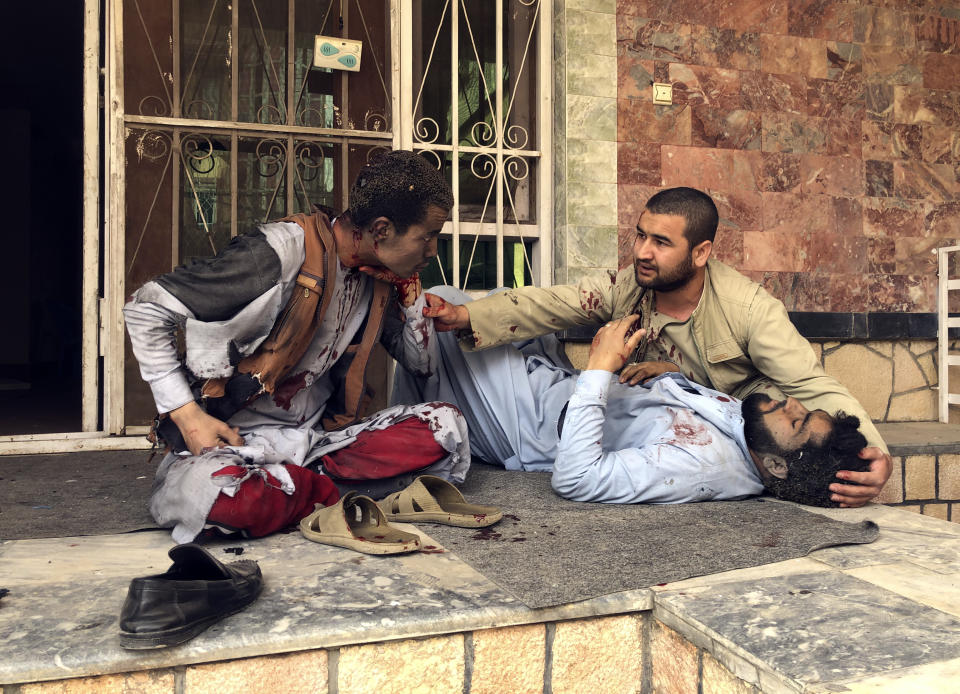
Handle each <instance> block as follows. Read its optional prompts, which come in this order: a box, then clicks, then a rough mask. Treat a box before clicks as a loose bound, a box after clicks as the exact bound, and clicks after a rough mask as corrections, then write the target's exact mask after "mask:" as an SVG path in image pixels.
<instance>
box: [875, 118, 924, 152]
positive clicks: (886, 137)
mask: <svg viewBox="0 0 960 694" xmlns="http://www.w3.org/2000/svg"><path fill="white" fill-rule="evenodd" d="M931 127H933V126H931ZM860 132H861V133H862V135H863V148H862V150H861V154H862V156H863V158H864V159H922V158H924V157H923V126H920V125H908V124H906V123H885V122H882V121H869V120H865V121H863V122H862V123H861V130H860Z"/></svg>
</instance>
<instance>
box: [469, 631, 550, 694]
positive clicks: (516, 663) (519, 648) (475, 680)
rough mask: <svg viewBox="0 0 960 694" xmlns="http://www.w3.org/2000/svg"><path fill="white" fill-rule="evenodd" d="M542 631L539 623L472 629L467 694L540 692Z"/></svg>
mask: <svg viewBox="0 0 960 694" xmlns="http://www.w3.org/2000/svg"><path fill="white" fill-rule="evenodd" d="M545 633H546V632H545V629H544V625H542V624H530V625H525V626H516V627H506V628H504V629H484V630H482V631H475V632H473V675H472V676H471V679H470V694H503V693H504V692H511V693H513V694H527V693H529V694H540V692H542V691H543V670H544V662H545V650H544V646H545Z"/></svg>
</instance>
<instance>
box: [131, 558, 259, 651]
mask: <svg viewBox="0 0 960 694" xmlns="http://www.w3.org/2000/svg"><path fill="white" fill-rule="evenodd" d="M170 558H171V559H173V566H171V567H170V568H169V569H168V570H167V572H166V573H163V574H157V575H156V576H145V577H143V578H135V579H133V580H132V581H131V582H130V589H129V590H128V591H127V599H126V601H125V602H124V603H123V610H121V612H120V645H121V646H123V647H124V648H130V649H142V648H163V647H164V646H176V645H177V644H181V643H183V642H184V641H189V640H190V639H192V638H193V637H194V636H196V635H197V634H199V633H200V632H201V631H203V630H204V629H206V628H207V627H209V626H211V625H212V624H215V623H216V622H219V621H220V620H221V619H223V618H224V617H228V616H230V615H232V614H235V613H237V612H239V611H240V610H242V609H243V608H244V607H246V606H247V605H249V604H250V603H252V602H253V601H254V600H256V599H257V596H258V595H260V591H261V589H262V588H263V575H262V574H261V573H260V567H259V566H257V562H255V561H250V560H248V559H243V560H241V561H237V562H233V563H232V564H229V565H224V564H221V563H220V562H219V561H217V560H216V559H215V558H214V557H213V556H212V555H211V554H210V553H209V552H208V551H207V550H205V549H204V548H203V547H200V546H199V545H195V544H193V543H190V544H186V545H177V546H176V547H174V548H173V549H171V550H170Z"/></svg>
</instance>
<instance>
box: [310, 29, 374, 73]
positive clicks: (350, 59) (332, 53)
mask: <svg viewBox="0 0 960 694" xmlns="http://www.w3.org/2000/svg"><path fill="white" fill-rule="evenodd" d="M362 47H363V44H362V43H360V41H351V40H350V39H341V38H339V37H337V36H321V35H320V34H317V35H316V36H315V37H314V39H313V66H314V67H326V68H330V69H332V70H347V71H349V72H359V71H360V49H361V48H362Z"/></svg>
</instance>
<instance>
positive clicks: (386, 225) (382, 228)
mask: <svg viewBox="0 0 960 694" xmlns="http://www.w3.org/2000/svg"><path fill="white" fill-rule="evenodd" d="M370 233H372V234H373V240H374V241H384V240H386V239H387V238H389V237H390V235H391V233H396V228H395V227H394V226H393V222H392V221H390V219H389V218H387V217H377V218H376V219H374V220H373V221H372V222H370Z"/></svg>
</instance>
